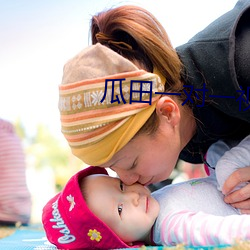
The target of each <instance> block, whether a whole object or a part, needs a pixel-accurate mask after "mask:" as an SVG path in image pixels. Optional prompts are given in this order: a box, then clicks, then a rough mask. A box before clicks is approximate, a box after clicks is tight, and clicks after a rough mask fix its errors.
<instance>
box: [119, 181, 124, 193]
mask: <svg viewBox="0 0 250 250" xmlns="http://www.w3.org/2000/svg"><path fill="white" fill-rule="evenodd" d="M120 189H121V191H122V192H123V191H124V184H123V182H122V180H120Z"/></svg>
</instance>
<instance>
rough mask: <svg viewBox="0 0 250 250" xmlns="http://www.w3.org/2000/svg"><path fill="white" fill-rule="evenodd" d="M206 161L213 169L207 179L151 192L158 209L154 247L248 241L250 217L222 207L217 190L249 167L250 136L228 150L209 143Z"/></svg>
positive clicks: (219, 145)
mask: <svg viewBox="0 0 250 250" xmlns="http://www.w3.org/2000/svg"><path fill="white" fill-rule="evenodd" d="M225 152H226V153H225ZM222 155H223V156H222ZM207 162H208V163H209V165H210V166H216V167H215V169H216V170H215V171H214V170H213V169H210V176H208V177H206V178H199V179H193V180H189V181H187V182H184V183H178V184H173V185H169V186H166V187H164V188H161V189H159V190H157V191H155V192H153V193H152V195H153V196H154V197H155V198H156V199H157V200H158V201H159V203H160V208H161V209H160V214H159V216H158V218H157V220H156V223H155V225H154V229H153V241H154V243H155V244H156V245H166V246H170V245H176V244H179V243H184V244H186V245H188V246H208V245H211V246H213V245H220V244H233V243H234V242H235V240H237V239H241V240H246V239H250V215H243V214H242V215H240V212H239V211H238V210H237V209H235V208H233V207H232V206H231V205H228V204H226V203H225V202H224V201H223V197H224V195H223V194H222V192H221V191H220V190H221V188H222V186H223V184H224V182H225V180H226V179H227V177H228V176H229V175H230V174H231V173H232V172H234V171H235V170H236V169H238V168H242V167H246V166H250V136H247V137H246V138H245V139H244V140H243V141H241V142H240V143H239V144H238V145H237V146H235V147H233V148H232V149H230V146H229V145H228V144H226V143H225V142H222V141H218V142H217V143H215V144H213V145H212V146H211V147H210V148H209V150H208V153H207ZM216 163H217V164H216ZM245 184H246V183H245Z"/></svg>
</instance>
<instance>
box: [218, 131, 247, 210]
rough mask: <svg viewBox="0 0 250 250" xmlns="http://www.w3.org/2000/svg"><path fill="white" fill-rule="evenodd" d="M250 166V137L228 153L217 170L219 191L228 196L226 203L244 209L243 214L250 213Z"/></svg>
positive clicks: (219, 162) (220, 161) (221, 159)
mask: <svg viewBox="0 0 250 250" xmlns="http://www.w3.org/2000/svg"><path fill="white" fill-rule="evenodd" d="M249 166H250V135H249V136H247V137H246V138H245V139H244V140H242V141H241V142H240V143H239V144H238V145H237V146H235V147H233V148H232V149H230V150H229V151H227V152H226V153H225V154H224V155H223V156H222V157H221V158H220V160H219V161H218V163H217V165H216V169H215V171H216V178H217V181H218V185H219V189H220V190H221V191H222V192H223V193H224V194H225V195H226V197H225V202H226V203H231V204H232V206H234V207H236V208H238V209H242V210H241V212H242V213H250V200H249V198H250V185H249V182H248V181H249V180H250V167H249ZM248 209H249V210H248ZM244 210H246V211H244Z"/></svg>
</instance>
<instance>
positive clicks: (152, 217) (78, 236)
mask: <svg viewBox="0 0 250 250" xmlns="http://www.w3.org/2000/svg"><path fill="white" fill-rule="evenodd" d="M229 149H230V148H229V146H228V145H227V144H225V143H224V142H222V141H219V142H217V143H215V144H214V145H212V146H211V147H210V149H209V151H208V154H207V161H208V163H209V165H212V166H213V164H214V166H215V165H216V173H215V172H214V171H213V169H212V168H210V176H208V177H206V178H199V179H194V180H190V181H187V182H183V183H179V184H175V185H169V186H166V187H164V188H162V189H160V190H157V191H156V192H154V193H152V194H151V193H150V191H149V190H148V189H147V188H146V187H144V186H142V185H141V184H133V185H131V186H127V185H124V184H123V183H122V182H121V180H120V179H119V178H113V177H110V176H109V175H108V174H107V172H106V170H105V169H103V168H99V167H88V168H86V169H84V170H82V171H80V172H78V173H77V174H76V175H74V176H73V177H72V178H71V179H70V180H69V181H68V183H67V184H66V185H65V187H64V189H63V190H62V192H60V193H59V194H57V195H56V196H55V197H54V198H52V199H51V200H50V201H49V202H48V203H47V204H46V206H45V207H44V210H43V218H42V220H43V225H44V228H45V231H46V234H47V238H48V240H49V241H50V242H51V243H53V244H55V245H56V246H57V247H58V248H60V249H65V248H67V249H76V248H81V249H115V248H133V247H138V246H141V245H144V244H145V245H165V246H169V245H176V244H178V243H184V244H186V245H188V246H208V245H220V244H233V243H234V241H235V240H236V239H241V240H247V239H250V216H249V215H243V214H242V215H241V214H240V212H239V211H238V210H237V209H235V208H233V207H232V206H230V205H228V204H226V203H225V202H224V201H223V198H224V195H223V193H222V192H221V191H220V189H221V188H223V183H224V181H223V180H225V178H227V175H229V174H230V173H232V172H233V171H234V170H235V169H236V168H239V167H241V166H246V164H245V161H248V162H249V160H250V159H249V155H250V136H248V137H247V138H245V139H244V140H243V141H242V142H241V143H239V144H238V145H237V146H236V147H233V148H232V149H230V150H229ZM225 151H226V153H225V154H224V155H223V156H222V157H221V154H223V153H224V152H225ZM216 152H219V153H216ZM219 158H220V159H219ZM218 159H219V160H218ZM217 161H218V162H217ZM216 162H217V164H215V163H216ZM225 164H227V165H228V166H227V169H228V172H227V174H226V175H224V173H225ZM222 165H223V166H222ZM220 166H222V167H223V171H221V172H220V168H221V167H220ZM221 173H223V174H221ZM215 174H216V175H215ZM215 176H217V178H216V177H215ZM211 201H212V202H211Z"/></svg>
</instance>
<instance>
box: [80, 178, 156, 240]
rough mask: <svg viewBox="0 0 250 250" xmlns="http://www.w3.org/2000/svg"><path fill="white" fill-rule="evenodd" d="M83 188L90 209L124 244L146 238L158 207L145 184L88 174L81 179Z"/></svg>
mask: <svg viewBox="0 0 250 250" xmlns="http://www.w3.org/2000/svg"><path fill="white" fill-rule="evenodd" d="M83 188H84V190H87V192H85V193H87V197H86V195H85V197H86V200H87V204H88V206H89V208H90V209H91V211H92V212H93V213H94V214H95V215H96V216H97V217H99V218H100V219H101V220H102V221H103V222H104V223H105V224H106V225H108V226H109V227H110V228H111V229H112V230H113V231H114V232H115V233H116V234H117V235H118V237H120V238H121V240H123V241H124V242H126V243H127V244H130V243H132V242H134V241H143V242H146V241H147V240H148V238H149V236H150V230H151V228H152V226H153V224H154V222H155V219H156V218H157V216H158V214H159V210H160V207H159V203H158V202H157V201H156V200H155V199H154V198H153V197H152V196H151V195H150V191H149V190H148V189H147V188H146V187H144V186H142V185H140V184H138V183H136V184H134V185H131V186H127V185H125V184H123V183H122V182H121V180H120V179H118V178H113V177H110V176H106V175H91V176H88V177H86V178H85V179H84V182H83ZM100 204H101V205H100Z"/></svg>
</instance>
